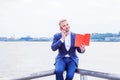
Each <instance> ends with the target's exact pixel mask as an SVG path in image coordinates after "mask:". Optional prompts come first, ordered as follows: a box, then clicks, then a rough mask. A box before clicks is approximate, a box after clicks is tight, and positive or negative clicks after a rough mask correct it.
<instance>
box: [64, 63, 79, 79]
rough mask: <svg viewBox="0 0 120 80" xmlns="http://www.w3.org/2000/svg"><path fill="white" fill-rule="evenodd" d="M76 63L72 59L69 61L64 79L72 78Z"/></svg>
mask: <svg viewBox="0 0 120 80" xmlns="http://www.w3.org/2000/svg"><path fill="white" fill-rule="evenodd" d="M76 68H77V67H76V64H75V62H74V61H71V62H70V63H69V64H68V66H67V75H66V79H65V80H72V79H73V77H74V73H75V70H76Z"/></svg>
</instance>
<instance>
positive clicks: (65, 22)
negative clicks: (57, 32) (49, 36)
mask: <svg viewBox="0 0 120 80" xmlns="http://www.w3.org/2000/svg"><path fill="white" fill-rule="evenodd" d="M60 27H61V30H64V31H65V32H69V31H70V26H69V24H68V22H67V21H64V22H62V23H61V24H60Z"/></svg>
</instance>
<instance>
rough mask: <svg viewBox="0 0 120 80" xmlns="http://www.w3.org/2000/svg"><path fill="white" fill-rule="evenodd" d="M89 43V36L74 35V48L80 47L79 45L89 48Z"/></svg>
mask: <svg viewBox="0 0 120 80" xmlns="http://www.w3.org/2000/svg"><path fill="white" fill-rule="evenodd" d="M89 43H90V34H89V33H87V34H84V35H83V34H76V37H75V47H81V44H83V45H85V46H89Z"/></svg>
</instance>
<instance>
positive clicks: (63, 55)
mask: <svg viewBox="0 0 120 80" xmlns="http://www.w3.org/2000/svg"><path fill="white" fill-rule="evenodd" d="M59 26H60V31H61V32H60V33H57V34H55V35H54V38H53V42H52V45H51V49H52V50H53V51H56V50H58V55H57V57H56V60H55V73H56V80H64V77H63V72H64V71H65V70H66V78H65V80H72V79H73V77H74V73H75V70H76V68H77V66H78V57H77V55H76V50H77V51H78V52H79V53H84V52H85V47H84V45H81V47H75V46H74V43H75V33H72V32H71V31H70V26H69V24H68V22H67V20H66V19H63V20H61V21H60V22H59Z"/></svg>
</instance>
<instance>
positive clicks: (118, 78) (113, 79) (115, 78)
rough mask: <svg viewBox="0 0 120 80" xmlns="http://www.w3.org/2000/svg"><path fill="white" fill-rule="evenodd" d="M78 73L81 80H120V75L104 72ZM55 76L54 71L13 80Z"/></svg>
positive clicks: (84, 71)
mask: <svg viewBox="0 0 120 80" xmlns="http://www.w3.org/2000/svg"><path fill="white" fill-rule="evenodd" d="M76 73H77V74H80V80H88V79H87V76H92V77H97V78H103V79H108V80H120V75H118V74H111V73H103V72H98V71H91V70H85V69H77V70H76ZM54 74H55V70H54V69H52V70H49V71H42V72H38V73H33V74H30V75H28V76H24V77H21V78H16V79H12V80H30V79H35V78H42V77H46V76H51V75H54Z"/></svg>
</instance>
